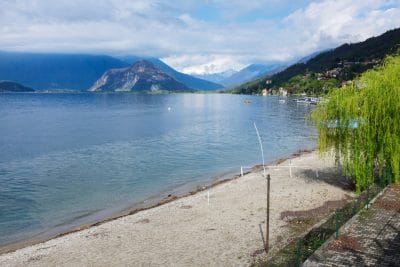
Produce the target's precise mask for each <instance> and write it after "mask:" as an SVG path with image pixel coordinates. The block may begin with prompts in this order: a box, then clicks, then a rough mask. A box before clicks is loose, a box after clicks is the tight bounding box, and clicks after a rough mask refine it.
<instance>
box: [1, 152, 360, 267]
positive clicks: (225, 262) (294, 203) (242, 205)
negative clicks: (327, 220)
mask: <svg viewBox="0 0 400 267" xmlns="http://www.w3.org/2000/svg"><path fill="white" fill-rule="evenodd" d="M290 162H291V165H292V166H293V167H292V168H291V175H290V168H289V167H288V166H289V163H290ZM267 173H269V174H270V175H271V197H270V199H271V204H270V205H271V206H270V207H271V215H270V216H271V217H270V231H271V241H270V244H271V247H272V248H273V247H276V246H278V245H279V242H277V241H276V240H277V239H279V240H280V238H281V237H282V236H284V235H285V231H286V230H287V224H288V222H287V220H285V219H284V218H282V217H281V213H282V212H285V211H286V212H287V211H289V212H291V211H300V210H308V209H315V208H318V207H321V206H322V205H324V203H325V202H326V201H335V200H343V199H346V198H347V197H348V196H352V193H351V191H349V190H347V189H345V188H346V187H345V184H342V181H341V179H339V178H338V177H341V173H340V171H339V170H338V168H336V167H335V166H334V161H333V160H332V159H326V158H324V159H321V158H320V157H319V156H318V155H317V153H316V152H311V153H304V154H302V155H298V156H296V157H293V158H292V159H287V160H284V161H282V162H280V163H279V164H278V165H277V166H270V167H268V168H267ZM266 189H267V183H266V179H265V178H264V177H263V171H262V169H260V168H258V169H257V170H253V171H252V172H250V173H248V174H246V175H244V176H243V177H240V178H237V179H234V180H231V181H228V182H225V183H221V184H218V185H216V186H214V187H212V188H209V189H207V190H204V191H201V192H198V193H196V194H194V195H190V196H186V197H183V198H179V199H177V200H174V201H172V202H169V203H166V204H164V205H161V206H158V207H154V208H151V209H148V210H144V211H140V212H138V213H135V214H133V215H128V216H124V217H122V218H118V219H115V220H111V221H108V222H105V223H102V224H100V225H97V226H93V227H90V228H88V229H84V230H81V231H77V232H73V233H70V234H67V235H64V236H61V237H57V238H55V239H52V240H49V241H46V242H44V243H40V244H36V245H32V246H29V247H25V248H22V249H19V250H16V251H14V252H10V253H6V254H2V255H0V266H122V265H123V266H248V265H249V264H251V262H253V261H254V260H255V259H256V257H257V256H256V255H258V256H260V255H259V254H260V251H262V250H263V247H264V245H263V239H262V234H261V231H260V229H262V231H263V233H265V232H264V231H265V217H266V196H267V194H266V191H267V190H266ZM278 237H280V238H278Z"/></svg>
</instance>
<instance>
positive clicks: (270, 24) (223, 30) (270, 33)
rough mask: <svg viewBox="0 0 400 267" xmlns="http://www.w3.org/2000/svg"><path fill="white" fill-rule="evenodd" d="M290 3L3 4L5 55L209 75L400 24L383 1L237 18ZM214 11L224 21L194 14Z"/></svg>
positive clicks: (11, 0) (99, 0) (327, 1)
mask: <svg viewBox="0 0 400 267" xmlns="http://www.w3.org/2000/svg"><path fill="white" fill-rule="evenodd" d="M303 2H308V1H306V0H304V1H302V3H303ZM292 3H293V2H291V1H288V0H284V1H278V0H272V1H271V0H269V1H267V0H261V1H255V0H254V1H253V0H247V1H239V0H231V1H227V0H209V1H206V4H202V3H199V1H195V0H187V1H184V0H178V1H162V0H148V1H147V0H135V1H124V0H85V1H83V0H82V1H79V0H69V1H68V0H60V1H51V0H31V1H29V0H2V1H1V2H0V34H1V38H0V50H14V51H32V52H80V53H105V54H137V55H145V56H154V57H160V58H163V59H164V60H165V61H166V62H167V63H168V64H171V65H172V66H173V67H176V68H177V69H179V70H182V71H184V72H188V73H204V72H219V71H223V70H226V69H232V68H235V69H238V68H241V67H243V66H244V65H247V64H250V63H254V62H263V61H265V62H267V61H270V62H271V61H287V60H293V59H295V58H298V57H301V56H305V55H307V54H309V53H312V52H314V51H316V50H321V49H325V48H330V47H334V46H337V45H339V44H341V43H344V42H355V41H362V40H364V39H366V38H368V37H370V36H373V35H378V34H381V33H383V32H385V31H386V30H388V29H392V28H396V27H399V26H400V3H399V2H398V1H384V0H364V1H361V0H353V1H351V0H338V1H332V0H323V1H313V2H311V3H308V4H307V5H305V7H304V8H301V9H298V10H296V11H294V12H292V13H291V14H288V15H287V16H286V17H285V18H284V19H279V18H278V19H277V18H274V19H269V18H261V19H260V18H257V19H256V20H253V21H251V20H247V21H241V20H240V19H237V18H240V17H241V16H242V15H245V14H249V12H253V11H257V10H267V9H268V10H271V9H272V10H273V9H274V8H277V9H278V8H279V10H282V8H283V7H284V6H285V5H290V4H292ZM211 7H212V8H214V11H215V10H218V12H219V14H217V15H220V16H221V17H222V18H221V20H207V18H206V17H201V14H200V15H199V14H197V16H194V15H193V14H195V13H196V11H198V9H199V8H203V9H204V8H211ZM225 18H228V19H225Z"/></svg>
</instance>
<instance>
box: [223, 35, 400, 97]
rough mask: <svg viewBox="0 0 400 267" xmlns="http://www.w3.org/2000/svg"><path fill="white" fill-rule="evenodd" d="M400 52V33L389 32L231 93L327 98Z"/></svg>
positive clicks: (346, 46)
mask: <svg viewBox="0 0 400 267" xmlns="http://www.w3.org/2000/svg"><path fill="white" fill-rule="evenodd" d="M399 48H400V29H394V30H390V31H387V32H386V33H384V34H382V35H380V36H378V37H372V38H369V39H367V40H366V41H364V42H360V43H354V44H344V45H341V46H339V47H337V48H335V49H333V50H330V51H327V52H323V53H321V54H319V55H317V56H316V57H314V58H312V59H310V60H309V61H307V62H305V63H297V64H294V65H292V66H290V67H288V68H287V69H285V70H283V71H281V72H279V73H276V74H274V75H272V76H266V77H263V78H260V79H258V80H255V81H251V82H248V83H245V84H242V85H240V86H237V87H235V88H233V89H231V90H230V92H231V93H236V94H260V93H261V92H262V90H263V89H268V90H270V92H276V91H277V90H278V89H279V88H281V87H282V88H283V89H285V90H287V91H288V92H289V93H292V94H296V93H302V92H306V93H308V94H317V95H318V94H324V93H326V92H327V91H329V90H330V89H331V88H334V87H337V86H339V85H341V84H342V83H346V82H347V81H350V80H352V79H354V78H355V77H357V76H358V75H359V74H361V73H363V72H364V71H366V70H368V69H371V68H373V67H374V66H375V65H377V64H379V63H381V61H382V60H383V58H385V56H386V55H389V54H393V53H395V52H396V51H397V50H398V49H399ZM267 83H268V84H267Z"/></svg>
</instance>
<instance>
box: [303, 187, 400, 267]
mask: <svg viewBox="0 0 400 267" xmlns="http://www.w3.org/2000/svg"><path fill="white" fill-rule="evenodd" d="M303 266H400V185H397V186H391V187H390V188H388V189H386V191H385V192H384V193H383V194H382V195H381V196H380V197H379V198H378V199H377V200H376V201H375V202H374V203H373V204H372V206H371V207H370V208H369V209H368V210H363V211H361V212H360V213H359V214H358V215H357V216H355V217H354V218H353V219H352V220H350V221H349V222H348V223H347V224H346V225H344V227H342V229H341V231H340V237H339V238H338V239H333V240H330V241H328V242H327V243H325V244H324V245H323V246H322V247H321V248H320V249H319V250H317V251H316V252H315V253H314V254H313V255H312V256H311V257H310V258H309V259H308V260H307V261H306V262H305V263H304V265H303Z"/></svg>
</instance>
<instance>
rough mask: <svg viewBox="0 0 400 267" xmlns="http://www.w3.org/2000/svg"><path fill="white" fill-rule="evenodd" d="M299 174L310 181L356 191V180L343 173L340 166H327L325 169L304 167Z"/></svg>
mask: <svg viewBox="0 0 400 267" xmlns="http://www.w3.org/2000/svg"><path fill="white" fill-rule="evenodd" d="M298 174H299V175H300V176H301V177H302V178H303V179H305V180H306V181H308V182H324V183H327V184H330V185H333V186H336V187H339V188H341V189H344V190H348V191H354V190H355V183H354V180H353V179H351V178H349V177H346V176H344V175H343V174H342V172H341V171H340V170H338V168H325V169H323V170H318V171H317V170H313V169H304V170H299V171H298Z"/></svg>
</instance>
